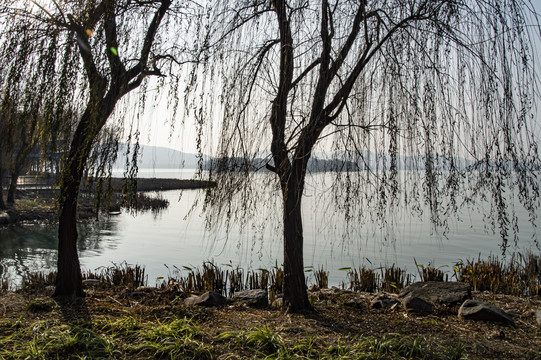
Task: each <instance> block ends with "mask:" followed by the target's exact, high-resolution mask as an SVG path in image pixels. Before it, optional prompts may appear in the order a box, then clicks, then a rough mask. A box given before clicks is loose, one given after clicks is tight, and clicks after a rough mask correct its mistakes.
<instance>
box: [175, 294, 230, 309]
mask: <svg viewBox="0 0 541 360" xmlns="http://www.w3.org/2000/svg"><path fill="white" fill-rule="evenodd" d="M227 303H228V300H227V298H226V297H225V296H222V295H220V294H218V293H216V292H214V291H209V292H206V293H204V294H203V295H201V296H191V297H189V298H187V299H185V300H184V304H185V305H199V306H208V307H211V306H224V305H227Z"/></svg>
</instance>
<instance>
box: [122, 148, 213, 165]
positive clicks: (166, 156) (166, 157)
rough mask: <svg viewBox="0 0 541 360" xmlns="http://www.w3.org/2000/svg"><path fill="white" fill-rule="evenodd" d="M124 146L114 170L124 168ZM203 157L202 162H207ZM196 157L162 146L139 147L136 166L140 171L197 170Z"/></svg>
mask: <svg viewBox="0 0 541 360" xmlns="http://www.w3.org/2000/svg"><path fill="white" fill-rule="evenodd" d="M125 153H126V145H125V144H124V145H121V146H120V149H119V155H118V159H117V161H116V162H115V167H116V168H122V167H125V166H126V156H125ZM207 158H208V157H207V156H205V155H203V161H205V160H207ZM198 161H199V159H198V157H197V155H196V154H190V153H185V152H182V151H178V150H174V149H171V148H167V147H162V146H150V145H141V147H140V149H139V158H138V160H137V166H138V167H139V168H140V169H180V168H183V169H197V166H198V165H197V164H198Z"/></svg>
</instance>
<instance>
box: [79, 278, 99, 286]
mask: <svg viewBox="0 0 541 360" xmlns="http://www.w3.org/2000/svg"><path fill="white" fill-rule="evenodd" d="M99 284H101V280H98V279H85V280H83V285H99Z"/></svg>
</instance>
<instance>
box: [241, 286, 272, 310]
mask: <svg viewBox="0 0 541 360" xmlns="http://www.w3.org/2000/svg"><path fill="white" fill-rule="evenodd" d="M233 299H235V300H240V301H243V302H246V303H247V304H248V305H250V306H255V307H265V306H268V305H269V296H268V294H267V291H266V290H263V289H255V290H243V291H237V292H235V293H234V294H233Z"/></svg>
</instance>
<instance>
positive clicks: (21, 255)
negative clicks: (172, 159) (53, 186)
mask: <svg viewBox="0 0 541 360" xmlns="http://www.w3.org/2000/svg"><path fill="white" fill-rule="evenodd" d="M192 174H193V172H192V171H189V170H170V169H141V170H140V172H139V176H141V177H158V178H160V177H163V178H190V177H191V175H192ZM117 175H118V174H117ZM120 176H121V174H120ZM312 192H313V193H310V192H309V194H308V196H306V197H305V198H304V200H303V218H304V235H305V245H304V260H305V265H306V266H313V267H314V268H316V269H317V268H318V267H319V266H322V267H323V268H325V269H326V270H328V271H329V272H330V277H329V281H330V283H331V284H332V285H338V284H339V283H340V282H341V281H343V280H346V271H343V270H339V269H340V268H344V267H358V266H362V265H364V266H367V267H371V268H378V267H379V266H381V265H391V264H397V265H398V266H400V267H402V268H405V269H407V270H408V271H409V272H411V273H413V274H416V267H415V264H414V258H415V259H416V261H417V263H418V264H424V265H426V264H428V263H429V262H430V263H432V264H433V265H436V266H438V267H439V266H444V268H443V270H447V271H448V272H451V271H452V268H451V267H452V265H454V264H455V263H456V262H457V261H458V260H461V259H462V260H465V259H472V258H477V256H478V255H479V254H480V255H481V258H483V259H486V258H487V256H489V255H490V254H495V255H498V254H500V247H499V245H500V241H501V240H500V238H499V235H497V234H492V233H490V232H486V231H485V226H484V222H483V219H482V216H481V214H480V213H479V212H471V213H462V214H461V218H462V220H461V221H454V222H452V223H451V225H450V229H449V230H450V231H449V233H448V234H447V235H446V237H443V236H441V235H440V234H437V233H434V232H433V231H432V229H431V226H430V225H429V224H428V223H427V222H426V221H425V222H423V221H422V220H421V221H420V220H419V219H418V218H415V217H410V216H409V215H407V214H399V216H398V219H397V221H396V226H394V227H393V228H392V229H390V230H391V231H392V232H393V235H394V238H395V239H396V241H389V240H385V239H386V236H385V234H386V232H388V231H389V229H381V230H379V228H377V227H372V226H370V227H369V226H366V225H359V226H358V227H356V228H355V227H354V228H353V229H354V232H353V234H352V233H350V234H349V236H347V237H344V236H343V232H344V220H343V219H340V218H339V217H336V216H331V215H329V212H328V211H322V210H320V208H321V196H324V194H323V195H322V194H321V193H318V191H316V190H312ZM161 195H162V196H163V197H164V198H166V199H167V200H169V202H170V206H169V208H168V209H166V210H164V211H161V212H159V213H152V212H145V213H139V214H137V215H134V214H130V213H128V212H123V213H122V214H120V215H117V216H110V217H105V216H104V217H102V218H100V220H99V221H91V222H88V223H85V224H81V226H80V229H79V236H80V241H79V251H80V260H81V265H82V266H83V268H84V269H87V270H95V269H97V268H100V267H107V266H110V265H112V264H121V263H123V262H124V261H125V262H127V263H128V264H140V265H144V266H145V269H146V273H147V274H148V282H149V284H150V285H153V284H154V283H155V282H156V279H157V278H158V277H167V275H168V274H169V273H170V272H172V270H173V269H174V267H177V268H182V266H189V267H197V266H201V265H202V263H203V262H204V261H207V260H212V261H214V263H216V264H232V265H233V266H240V267H242V268H244V269H257V268H261V267H262V268H267V269H270V268H272V267H273V266H274V265H275V264H280V263H281V261H282V258H283V257H282V243H281V230H279V229H278V228H277V227H279V216H278V217H276V216H269V214H268V211H267V212H266V211H265V209H263V208H262V211H261V215H260V217H259V219H255V221H254V222H252V223H248V224H245V225H244V226H243V227H242V229H241V228H235V227H234V228H233V229H232V230H231V231H230V233H229V236H226V235H225V233H223V232H211V231H206V230H205V226H204V217H203V215H201V211H200V209H201V207H200V206H198V207H195V208H194V209H193V211H192V214H191V215H190V216H188V217H187V216H186V215H188V213H189V211H190V209H192V205H193V203H194V201H195V200H196V199H197V198H198V196H199V195H200V190H185V191H182V192H180V191H166V192H163V193H161ZM521 215H522V216H521ZM525 215H526V214H525V213H524V214H520V213H518V216H519V218H521V219H525V218H526V219H527V216H525ZM262 224H264V225H265V227H264V228H262V227H261V225H262ZM533 234H534V229H533V228H532V226H531V224H529V223H528V222H527V221H522V223H521V227H520V233H519V242H518V246H517V247H511V248H510V249H509V251H510V252H513V251H520V252H525V251H528V250H530V249H532V250H533V251H534V252H536V253H538V252H539V250H537V249H535V246H534V245H533V241H532V236H533ZM261 239H263V240H261ZM56 247H57V239H56V226H44V225H33V226H23V227H21V226H15V227H9V228H0V277H1V278H8V279H9V280H10V283H11V284H14V283H17V282H20V280H21V278H22V276H23V275H24V274H26V273H28V272H33V271H48V270H54V269H55V267H56ZM307 276H308V277H310V276H311V275H310V273H307ZM309 282H311V279H309Z"/></svg>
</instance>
